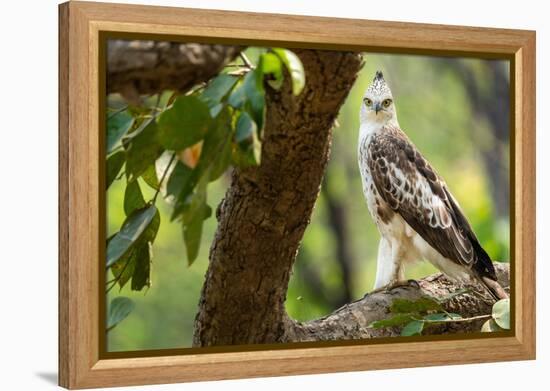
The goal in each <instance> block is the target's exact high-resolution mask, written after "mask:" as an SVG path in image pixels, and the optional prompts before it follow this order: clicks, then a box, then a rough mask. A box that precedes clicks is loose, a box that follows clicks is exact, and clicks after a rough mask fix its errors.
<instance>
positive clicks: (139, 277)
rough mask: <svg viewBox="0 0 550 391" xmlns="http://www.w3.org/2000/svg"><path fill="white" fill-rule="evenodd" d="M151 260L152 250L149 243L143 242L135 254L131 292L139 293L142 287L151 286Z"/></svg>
mask: <svg viewBox="0 0 550 391" xmlns="http://www.w3.org/2000/svg"><path fill="white" fill-rule="evenodd" d="M152 258H153V248H152V243H151V242H145V243H143V245H141V246H140V247H139V251H138V253H137V254H136V260H135V267H134V273H133V275H132V285H131V288H132V290H133V291H140V290H142V289H143V288H144V287H149V286H150V285H151V260H152Z"/></svg>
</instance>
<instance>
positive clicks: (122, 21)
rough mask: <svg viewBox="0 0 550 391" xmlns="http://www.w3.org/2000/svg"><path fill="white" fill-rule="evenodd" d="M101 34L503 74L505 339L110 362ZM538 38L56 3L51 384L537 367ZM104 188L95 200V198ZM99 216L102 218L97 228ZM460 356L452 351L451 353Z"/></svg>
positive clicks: (443, 28)
mask: <svg viewBox="0 0 550 391" xmlns="http://www.w3.org/2000/svg"><path fill="white" fill-rule="evenodd" d="M106 34H108V35H109V34H110V35H109V36H121V37H125V36H139V35H140V34H141V35H142V36H158V37H162V39H165V40H176V41H184V42H185V41H188V42H215V43H226V42H230V43H242V44H263V45H265V44H269V45H277V46H282V47H290V48H292V47H303V48H312V49H331V50H339V49H340V50H355V51H369V50H370V51H378V52H388V53H394V52H395V53H410V54H440V55H456V56H460V55H470V56H472V55H475V56H477V55H478V56H480V57H484V58H505V59H509V60H510V63H511V65H512V66H511V68H510V69H511V90H510V94H511V96H512V99H513V105H512V108H513V111H512V113H511V118H512V121H511V127H512V130H513V131H512V132H510V143H511V144H512V145H513V146H514V149H513V150H514V153H513V154H512V155H511V157H510V170H511V171H513V175H512V178H513V180H512V181H511V184H510V186H511V188H510V194H511V199H512V200H513V203H512V205H511V211H510V213H511V214H510V219H511V221H512V222H513V225H512V227H513V232H512V234H511V243H510V245H511V257H512V258H513V260H514V262H513V263H512V265H511V271H510V283H511V287H512V288H511V289H512V290H513V292H511V293H512V294H511V297H512V305H511V308H512V314H513V319H514V320H513V321H512V330H511V332H510V333H508V334H506V335H505V336H499V337H494V338H475V339H474V338H461V337H454V338H446V339H437V338H436V339H431V340H430V339H428V340H427V339H425V338H422V339H411V340H406V341H405V340H403V341H399V340H398V341H393V342H392V343H384V342H385V341H380V342H376V343H363V344H328V345H319V344H318V345H313V346H311V345H297V346H294V347H292V348H287V349H284V348H283V349H266V348H263V349H262V348H260V349H248V350H242V351H235V350H229V351H228V350H220V351H215V350H212V351H205V352H199V351H197V350H196V349H195V350H193V351H192V352H188V353H186V354H177V353H176V354H169V355H166V354H163V353H162V352H157V353H156V354H150V355H148V356H140V355H139V353H138V354H134V355H130V356H125V355H118V356H117V355H111V356H109V357H107V356H106V355H105V354H103V353H104V352H103V350H102V348H101V347H100V346H101V344H102V343H104V336H103V335H102V332H103V330H104V329H103V327H100V324H101V322H102V321H104V315H102V313H104V311H105V307H104V304H102V303H103V302H104V290H103V289H100V287H101V286H102V285H101V282H102V281H101V278H100V276H101V273H102V272H104V269H103V268H102V266H101V265H102V263H101V262H100V261H99V260H100V259H103V256H104V253H105V248H104V247H105V239H104V236H102V235H103V234H104V231H103V230H102V229H101V226H102V224H104V219H105V205H103V204H102V201H101V197H100V193H101V191H100V189H104V186H102V181H103V180H104V179H103V178H104V175H105V174H104V172H103V171H104V170H105V166H104V165H105V163H104V160H105V159H104V155H103V154H102V153H101V151H102V148H101V142H102V140H103V139H102V137H101V136H100V133H101V131H100V129H102V127H101V126H102V124H101V123H100V122H101V118H104V117H103V116H104V111H103V110H104V108H102V107H101V104H100V102H101V101H100V94H101V93H102V89H101V87H100V86H101V83H104V82H105V80H104V77H105V75H102V74H101V72H100V69H101V67H100V59H101V58H102V56H104V53H103V51H104V50H105V48H104V46H105V45H104V44H105V39H106ZM534 173H535V32H533V31H524V30H507V29H493V28H478V27H459V26H444V25H432V24H416V23H396V22H380V21H369V20H352V19H336V18H320V17H303V16H290V15H273V14H254V13H240V12H229V11H212V10H209V11H207V10H197V9H183V8H169V7H150V6H141V5H121V4H105V3H91V2H79V1H74V2H73V1H71V2H68V3H64V4H61V5H60V6H59V384H60V385H61V386H63V387H66V388H70V389H76V388H91V387H104V386H124V385H141V384H159V383H176V382H186V381H200V380H216V379H234V378H246V377H262V376H280V375H297V374H314V373H328V372H342V371H359V370H373V369H389V368H403V367H411V366H434V365H449V364H464V363H479V362H493V361H509V360H528V359H534V358H535V175H534ZM102 191H103V190H102ZM102 216H103V217H102ZM457 352H460V354H457Z"/></svg>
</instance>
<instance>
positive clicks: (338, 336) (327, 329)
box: [281, 263, 510, 342]
mask: <svg viewBox="0 0 550 391" xmlns="http://www.w3.org/2000/svg"><path fill="white" fill-rule="evenodd" d="M495 269H496V271H497V276H498V279H499V282H500V284H501V285H502V286H504V287H507V286H509V285H510V280H509V274H508V272H509V265H508V264H504V263H495ZM418 283H419V287H416V286H413V285H410V286H406V287H399V288H396V289H393V290H391V291H389V292H378V293H374V294H367V295H365V297H363V298H362V299H360V300H358V301H355V302H353V303H349V304H346V305H345V306H343V307H341V308H339V309H337V310H336V311H334V312H333V313H332V314H330V315H328V316H325V317H323V318H320V319H316V320H313V321H310V322H305V323H299V322H295V321H294V320H291V319H287V322H286V330H287V334H286V335H285V337H284V338H282V339H281V341H283V342H303V341H330V340H343V339H365V338H376V337H394V336H399V335H400V328H399V327H391V328H382V329H373V328H369V327H368V326H369V325H370V324H371V323H372V322H374V321H377V320H382V319H386V318H389V317H391V316H392V314H391V313H390V306H391V304H392V302H393V300H395V299H396V298H403V299H408V300H417V299H419V298H421V297H422V296H424V295H429V296H431V297H435V298H441V297H444V296H446V295H449V294H451V293H453V292H456V291H457V290H459V289H462V288H465V287H471V286H465V285H460V284H457V283H456V282H451V281H450V280H449V279H448V278H446V277H445V276H444V275H442V274H441V273H437V274H434V275H431V276H429V277H426V278H423V279H422V280H420V281H419V282H418ZM471 288H472V289H477V292H482V288H481V287H479V286H474V287H471ZM492 304H493V302H492V301H491V300H488V298H487V299H486V298H484V295H483V294H480V293H476V291H475V290H474V291H473V292H472V293H465V294H462V295H459V296H456V297H454V298H452V299H450V300H449V301H447V302H445V303H444V304H443V307H444V309H445V310H446V311H447V312H453V313H457V314H460V315H461V316H462V317H464V318H474V319H470V321H469V322H443V323H442V324H437V325H433V326H432V325H430V327H428V328H427V329H425V331H424V334H449V333H466V332H473V331H479V330H480V329H481V325H482V324H483V322H484V321H485V320H486V317H485V316H483V315H487V314H490V313H491V308H492Z"/></svg>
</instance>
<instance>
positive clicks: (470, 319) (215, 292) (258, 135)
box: [104, 39, 513, 352]
mask: <svg viewBox="0 0 550 391" xmlns="http://www.w3.org/2000/svg"><path fill="white" fill-rule="evenodd" d="M510 65H511V64H510V61H509V60H505V59H486V58H475V57H451V56H445V57H438V56H435V55H419V54H415V55H412V54H389V53H371V52H351V51H350V52H346V51H328V50H309V49H285V48H280V47H269V46H265V47H258V46H249V47H245V46H233V45H217V44H201V43H178V42H168V41H160V40H159V41H145V40H115V39H109V40H107V50H106V64H105V67H104V71H105V72H106V77H105V80H106V93H107V94H106V96H105V99H104V102H105V105H106V107H105V116H106V118H104V120H105V121H106V126H105V132H106V134H105V137H104V140H105V154H106V155H105V159H106V165H105V166H106V170H105V185H106V198H105V201H106V202H105V205H106V227H105V230H106V244H105V255H106V260H105V261H106V264H105V265H106V266H105V281H104V282H105V300H106V306H105V308H106V313H105V333H106V335H107V338H106V342H107V346H106V351H107V352H129V351H146V350H163V349H182V348H192V347H193V348H200V347H214V346H243V345H257V344H269V345H270V346H271V345H273V344H288V343H296V342H319V341H349V340H357V341H364V340H369V339H372V338H393V339H395V340H405V339H404V338H407V337H415V338H417V339H415V340H418V338H423V337H430V336H434V335H443V336H445V335H451V334H463V335H464V338H467V337H468V336H473V335H475V336H476V337H480V336H481V337H483V336H486V335H489V334H484V333H504V332H507V331H509V330H510V328H511V326H510V323H511V319H510V299H509V295H510V278H509V264H510V262H512V261H513V260H512V259H511V251H510V232H511V228H512V223H511V220H510V215H511V212H510V205H511V200H510V175H511V167H510V155H511V143H510V140H511V137H510V136H511V135H510V118H511V97H510ZM512 168H513V167H512ZM394 337H395V338H394Z"/></svg>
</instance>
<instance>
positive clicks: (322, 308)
mask: <svg viewBox="0 0 550 391" xmlns="http://www.w3.org/2000/svg"><path fill="white" fill-rule="evenodd" d="M248 54H249V56H250V57H251V58H254V49H248ZM364 58H365V66H364V68H363V70H362V71H361V73H360V75H359V77H358V79H357V81H356V83H355V85H354V87H353V89H352V90H351V92H350V94H349V96H348V98H347V100H346V102H345V104H344V106H343V107H342V109H341V111H340V114H339V117H338V124H337V127H336V128H335V129H334V138H333V148H332V156H331V159H330V162H329V165H328V169H327V173H326V177H325V181H324V183H323V187H322V191H321V195H320V197H319V199H318V200H317V203H316V206H315V210H314V212H313V217H312V221H311V224H310V225H309V227H308V228H307V230H306V233H305V236H304V239H303V242H302V246H301V248H300V251H299V255H298V259H297V261H296V264H295V267H294V272H293V275H292V278H291V282H290V286H289V290H288V296H287V302H286V307H287V310H288V313H289V314H290V315H291V316H292V317H294V318H295V319H298V320H301V321H305V320H309V319H313V318H316V317H320V316H323V315H325V314H328V313H330V312H331V311H333V310H334V309H336V308H338V307H339V306H341V305H343V304H345V303H346V302H349V301H350V300H354V299H358V298H360V297H362V296H363V295H364V294H365V293H366V292H368V291H369V290H370V289H372V286H373V283H374V277H375V273H376V253H377V246H378V240H379V234H378V231H377V229H376V227H375V226H374V224H373V222H372V221H371V218H370V215H369V212H368V210H367V206H366V203H365V201H364V198H363V193H362V188H361V178H360V175H359V171H358V165H357V137H358V129H359V107H360V104H361V102H362V95H363V93H364V91H365V89H366V88H367V87H368V85H369V84H370V82H371V80H372V78H373V76H374V73H375V71H376V70H381V71H383V72H384V76H385V79H386V81H387V82H388V83H389V85H390V87H391V89H392V92H393V95H394V100H395V104H396V106H397V114H398V118H399V123H400V125H401V127H402V129H403V130H404V131H405V132H406V133H407V134H408V135H409V137H410V138H411V139H412V140H413V142H414V143H415V144H416V145H417V147H418V148H419V149H420V151H421V152H422V153H423V154H424V156H426V158H427V159H428V160H429V161H430V162H431V164H432V165H433V166H434V167H435V168H436V170H437V171H438V172H439V174H440V175H441V176H442V177H443V178H444V179H445V180H446V182H447V184H448V186H449V188H450V190H451V192H452V193H453V194H454V196H455V198H457V200H458V201H459V203H460V204H461V206H462V209H463V210H464V212H465V214H466V216H467V217H468V219H469V220H470V223H471V224H472V226H473V228H474V231H475V232H476V234H477V235H478V237H479V239H480V241H481V244H482V245H483V246H484V248H485V249H486V250H487V252H488V253H489V255H490V256H491V257H492V258H493V259H494V260H499V261H507V260H508V259H509V257H510V253H509V239H510V235H509V232H510V230H509V228H510V227H509V172H510V170H509V164H510V161H509V159H510V156H509V116H510V113H509V95H508V94H509V63H508V62H507V61H497V60H481V59H458V58H438V57H433V56H410V55H395V54H391V55H389V54H375V53H365V57H364ZM306 77H307V75H306ZM228 184H229V180H228V177H227V176H224V177H222V178H220V179H219V180H218V181H217V182H215V183H212V184H211V185H210V186H209V200H208V203H209V204H210V205H211V206H212V207H213V208H215V207H216V206H217V205H218V203H219V202H220V200H221V199H222V198H223V195H224V192H225V189H226V188H227V186H228ZM141 188H142V189H143V191H144V196H145V198H146V199H149V198H151V197H152V195H153V192H152V190H151V189H150V188H149V187H148V186H145V185H144V186H142V187H141ZM147 191H150V193H147ZM123 199H124V184H123V183H122V181H120V180H119V181H115V183H113V185H111V187H110V188H109V191H108V193H107V225H108V226H107V231H108V232H107V233H108V235H111V234H112V233H114V232H116V231H118V229H119V228H120V225H121V224H122V222H123V220H124V217H125V216H124V211H123ZM157 205H159V206H160V212H161V221H162V223H161V225H160V230H159V233H158V235H157V239H156V241H155V244H154V258H153V264H152V271H151V273H152V286H151V287H150V288H149V289H148V290H145V291H142V292H133V291H131V290H130V286H129V285H130V284H128V285H126V286H125V287H124V288H123V289H122V290H121V291H119V289H118V287H117V288H115V289H113V290H112V291H111V292H109V299H110V298H111V297H116V296H118V295H124V296H127V297H130V298H131V299H132V300H134V302H135V303H136V306H135V309H134V311H133V312H132V313H131V314H130V315H129V316H128V318H127V319H125V320H124V321H122V322H121V323H120V324H119V325H117V327H116V328H114V329H113V330H111V331H110V332H109V333H108V351H131V350H147V349H171V348H182V347H190V346H191V341H192V334H193V321H194V318H195V313H196V310H197V305H198V301H199V296H200V290H201V287H202V283H203V280H204V274H205V272H206V268H207V264H208V251H209V247H210V243H211V241H212V238H213V236H214V232H215V230H216V219H215V218H214V217H211V218H209V219H208V220H207V221H206V222H205V225H204V233H203V237H202V244H201V250H200V254H199V256H198V258H197V260H196V261H195V262H194V264H193V265H192V266H191V267H188V266H187V260H186V257H185V249H184V244H183V239H182V233H181V227H180V225H179V224H178V222H172V223H171V222H170V219H169V215H170V209H171V207H170V206H168V205H166V204H164V203H162V202H160V203H158V204H157ZM435 271H436V270H435V269H434V268H433V267H432V266H430V265H429V264H427V263H426V262H418V263H417V264H416V265H414V266H411V267H410V268H409V269H407V271H406V277H407V278H421V277H423V276H425V275H428V274H430V273H433V272H435Z"/></svg>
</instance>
